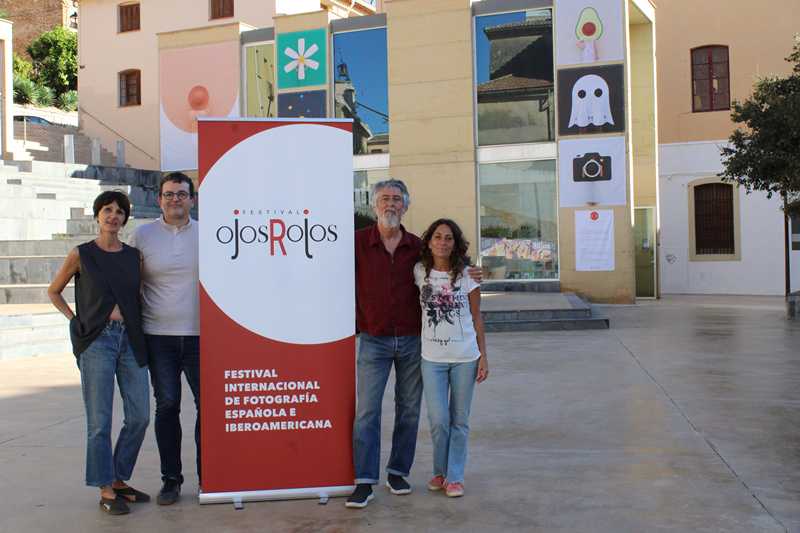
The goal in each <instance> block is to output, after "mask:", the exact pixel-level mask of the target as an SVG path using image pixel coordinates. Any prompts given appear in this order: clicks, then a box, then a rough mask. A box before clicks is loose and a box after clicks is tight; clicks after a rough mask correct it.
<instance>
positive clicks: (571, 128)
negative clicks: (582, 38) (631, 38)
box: [558, 65, 625, 135]
mask: <svg viewBox="0 0 800 533" xmlns="http://www.w3.org/2000/svg"><path fill="white" fill-rule="evenodd" d="M623 80H624V70H623V66H622V65H606V66H602V67H590V68H570V69H561V70H559V71H558V134H559V135H587V134H593V133H617V132H623V131H625V85H624V81H623Z"/></svg>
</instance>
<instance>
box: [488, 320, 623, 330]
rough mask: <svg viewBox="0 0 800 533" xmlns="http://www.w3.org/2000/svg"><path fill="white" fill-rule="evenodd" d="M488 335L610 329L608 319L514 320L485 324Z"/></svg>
mask: <svg viewBox="0 0 800 533" xmlns="http://www.w3.org/2000/svg"><path fill="white" fill-rule="evenodd" d="M484 327H485V329H486V332H487V333H499V332H510V331H572V330H586V329H608V328H609V320H608V319H607V318H594V317H590V318H556V319H540V320H514V321H508V322H493V323H485V324H484Z"/></svg>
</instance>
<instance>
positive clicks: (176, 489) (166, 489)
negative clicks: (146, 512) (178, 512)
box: [156, 479, 181, 505]
mask: <svg viewBox="0 0 800 533" xmlns="http://www.w3.org/2000/svg"><path fill="white" fill-rule="evenodd" d="M180 495H181V483H180V481H178V480H177V479H167V480H165V481H164V485H163V486H162V487H161V490H160V491H159V492H158V497H157V498H156V502H157V503H158V505H172V504H173V503H175V502H177V501H178V498H179V497H180Z"/></svg>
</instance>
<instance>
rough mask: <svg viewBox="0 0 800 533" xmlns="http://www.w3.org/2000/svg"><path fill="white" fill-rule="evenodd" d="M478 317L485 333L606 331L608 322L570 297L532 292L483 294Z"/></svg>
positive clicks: (583, 302)
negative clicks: (481, 317)
mask: <svg viewBox="0 0 800 533" xmlns="http://www.w3.org/2000/svg"><path fill="white" fill-rule="evenodd" d="M481 291H482V293H481V315H482V316H483V322H484V328H485V329H486V332H487V333H498V332H508V331H573V330H585V329H608V328H609V321H608V318H605V317H601V316H596V315H595V314H594V313H593V309H592V306H591V304H590V303H588V302H586V301H584V300H583V299H582V298H580V297H579V296H577V295H576V294H573V293H569V292H567V293H553V292H548V291H535V290H531V289H527V290H517V291H513V292H483V287H481Z"/></svg>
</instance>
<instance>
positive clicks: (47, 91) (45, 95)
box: [33, 83, 56, 107]
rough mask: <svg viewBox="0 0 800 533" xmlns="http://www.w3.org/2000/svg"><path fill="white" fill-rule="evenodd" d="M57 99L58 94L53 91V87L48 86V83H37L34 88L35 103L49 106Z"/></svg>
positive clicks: (40, 105)
mask: <svg viewBox="0 0 800 533" xmlns="http://www.w3.org/2000/svg"><path fill="white" fill-rule="evenodd" d="M55 99H56V95H55V93H54V92H53V89H51V88H50V87H48V86H47V85H42V84H40V83H37V84H36V88H35V89H34V90H33V103H34V104H36V105H37V106H39V107H48V106H51V105H53V102H54V101H55Z"/></svg>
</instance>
